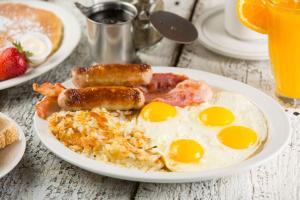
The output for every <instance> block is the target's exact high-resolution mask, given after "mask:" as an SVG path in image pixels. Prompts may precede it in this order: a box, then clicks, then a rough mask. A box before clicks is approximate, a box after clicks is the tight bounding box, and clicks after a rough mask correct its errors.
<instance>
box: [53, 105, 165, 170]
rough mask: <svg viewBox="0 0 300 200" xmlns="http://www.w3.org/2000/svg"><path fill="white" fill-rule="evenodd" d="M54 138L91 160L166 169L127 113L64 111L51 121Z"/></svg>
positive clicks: (146, 168)
mask: <svg viewBox="0 0 300 200" xmlns="http://www.w3.org/2000/svg"><path fill="white" fill-rule="evenodd" d="M48 123H49V128H50V130H51V132H52V134H53V135H54V136H55V137H56V138H57V139H58V140H60V141H61V142H62V143H64V145H65V146H67V147H68V148H70V149H72V150H73V151H76V152H78V153H82V154H84V155H86V156H88V157H90V158H93V159H96V160H101V161H104V162H108V163H113V164H117V165H121V166H124V167H127V168H137V169H141V170H144V171H157V170H161V169H162V168H163V167H164V163H163V161H162V159H161V156H160V155H159V154H158V153H157V152H156V151H155V148H153V147H151V146H150V138H148V137H146V136H145V135H144V134H143V132H142V131H140V130H137V128H136V127H135V126H133V121H131V120H130V117H127V116H126V113H125V112H114V113H112V112H108V111H106V110H104V109H99V108H96V109H93V110H91V111H77V112H67V111H61V112H57V113H54V114H52V115H51V116H50V117H49V118H48Z"/></svg>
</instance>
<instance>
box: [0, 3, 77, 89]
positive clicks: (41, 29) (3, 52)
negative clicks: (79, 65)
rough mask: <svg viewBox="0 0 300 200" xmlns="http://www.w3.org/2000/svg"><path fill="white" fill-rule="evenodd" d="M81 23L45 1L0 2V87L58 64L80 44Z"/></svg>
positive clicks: (17, 82) (33, 76)
mask: <svg viewBox="0 0 300 200" xmlns="http://www.w3.org/2000/svg"><path fill="white" fill-rule="evenodd" d="M80 35H81V30H80V25H79V22H78V21H77V19H76V17H74V16H73V15H72V14H71V13H70V12H69V11H67V10H66V9H64V8H62V7H60V6H58V5H55V4H53V3H50V2H45V1H34V0H25V1H24V0H22V1H1V2H0V90H2V89H6V88H10V87H13V86H16V85H19V84H21V83H23V82H25V81H28V80H30V79H33V78H35V77H37V76H39V75H41V74H43V73H45V72H47V71H49V70H51V69H53V68H54V67H56V66H57V65H58V64H60V63H61V62H62V61H64V60H65V59H66V58H67V57H68V56H69V55H70V54H71V53H72V51H73V49H74V48H75V47H76V46H77V44H78V43H79V40H80Z"/></svg>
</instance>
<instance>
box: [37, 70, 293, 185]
mask: <svg viewBox="0 0 300 200" xmlns="http://www.w3.org/2000/svg"><path fill="white" fill-rule="evenodd" d="M153 69H154V71H155V72H173V73H179V74H185V75H187V76H188V77H190V78H192V79H195V80H204V81H206V82H207V83H208V84H209V85H211V86H215V87H219V88H222V89H224V90H228V91H232V92H237V93H240V94H243V95H245V96H246V97H247V98H249V99H250V100H251V101H253V102H254V103H255V104H256V105H257V106H258V107H259V108H260V109H261V110H262V111H263V112H264V114H265V116H266V117H267V119H268V122H269V136H268V139H267V141H266V144H265V146H264V148H263V150H262V151H261V152H260V153H258V154H257V155H255V156H253V157H252V158H250V159H248V160H245V161H243V162H241V163H239V164H236V165H233V166H230V167H226V168H221V169H214V170H208V171H203V172H188V173H178V172H143V171H138V170H133V169H127V168H121V167H118V166H114V165H110V164H106V163H103V162H101V161H95V160H92V159H89V158H87V157H85V156H83V155H80V154H78V153H75V152H73V151H71V150H70V149H68V148H67V147H65V146H64V145H63V144H62V143H60V142H59V141H58V140H57V139H56V138H55V137H54V136H53V135H52V134H51V133H50V131H49V130H48V124H47V121H46V120H43V119H41V118H39V117H38V116H37V115H35V116H34V127H35V131H36V133H37V135H38V137H39V138H40V139H41V141H42V142H43V143H44V145H45V146H46V147H47V148H48V149H49V150H51V151H52V152H53V153H55V154H56V155H57V156H59V157H60V158H62V159H64V160H66V161H67V162H69V163H72V164H74V165H76V166H78V167H81V168H83V169H86V170H88V171H91V172H94V173H97V174H101V175H105V176H110V177H114V178H119V179H126V180H132V181H141V182H160V183H178V182H194V181H200V180H205V179H212V178H220V177H223V176H228V175H232V174H235V173H239V172H242V171H245V170H249V169H251V168H253V167H254V166H257V165H260V164H262V163H263V162H265V161H267V160H269V159H270V158H272V157H274V156H275V155H276V154H278V153H279V151H280V150H281V149H282V148H283V147H284V145H286V144H287V142H288V140H289V137H290V126H289V121H288V119H287V117H286V115H285V113H284V110H283V109H282V107H281V106H280V105H279V104H278V103H277V102H276V101H275V100H273V99H272V98H271V97H269V96H267V95H266V94H264V93H263V92H261V91H259V90H257V89H255V88H253V87H251V86H249V85H246V84H243V83H241V82H239V81H235V80H232V79H229V78H225V77H222V76H218V75H215V74H211V73H207V72H203V71H199V70H192V69H185V68H175V67H153ZM65 86H66V87H72V83H71V81H67V82H65Z"/></svg>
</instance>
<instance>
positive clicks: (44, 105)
mask: <svg viewBox="0 0 300 200" xmlns="http://www.w3.org/2000/svg"><path fill="white" fill-rule="evenodd" d="M32 88H33V90H34V91H36V92H38V93H40V94H42V95H43V96H45V97H44V98H43V99H42V100H41V101H39V102H38V103H37V104H36V105H35V109H36V112H37V115H38V116H39V117H40V118H43V119H46V118H47V117H48V116H50V115H51V114H52V113H54V112H57V111H59V110H60V107H59V106H58V103H57V98H58V95H59V94H60V93H61V92H62V91H63V90H64V89H65V87H64V86H63V85H62V84H61V83H55V84H52V83H48V82H46V83H43V84H41V85H38V84H37V83H33V85H32Z"/></svg>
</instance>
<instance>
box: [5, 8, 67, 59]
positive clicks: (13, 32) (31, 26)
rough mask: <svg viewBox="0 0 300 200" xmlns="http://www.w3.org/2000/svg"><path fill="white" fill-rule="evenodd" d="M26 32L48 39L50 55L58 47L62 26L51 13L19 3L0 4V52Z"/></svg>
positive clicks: (61, 35)
mask: <svg viewBox="0 0 300 200" xmlns="http://www.w3.org/2000/svg"><path fill="white" fill-rule="evenodd" d="M28 32H38V33H42V34H45V35H46V36H48V37H49V39H50V41H51V43H52V52H51V54H52V53H54V52H55V51H56V50H57V49H58V48H59V46H60V43H61V40H62V38H63V24H62V22H61V20H60V19H59V18H58V17H57V16H56V15H55V14H54V13H52V12H50V11H47V10H43V9H40V8H34V7H30V6H28V5H25V4H20V3H3V4H0V50H3V49H4V48H6V47H7V46H8V45H10V44H11V42H12V41H17V40H18V38H19V37H20V36H22V35H24V34H26V33H28Z"/></svg>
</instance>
